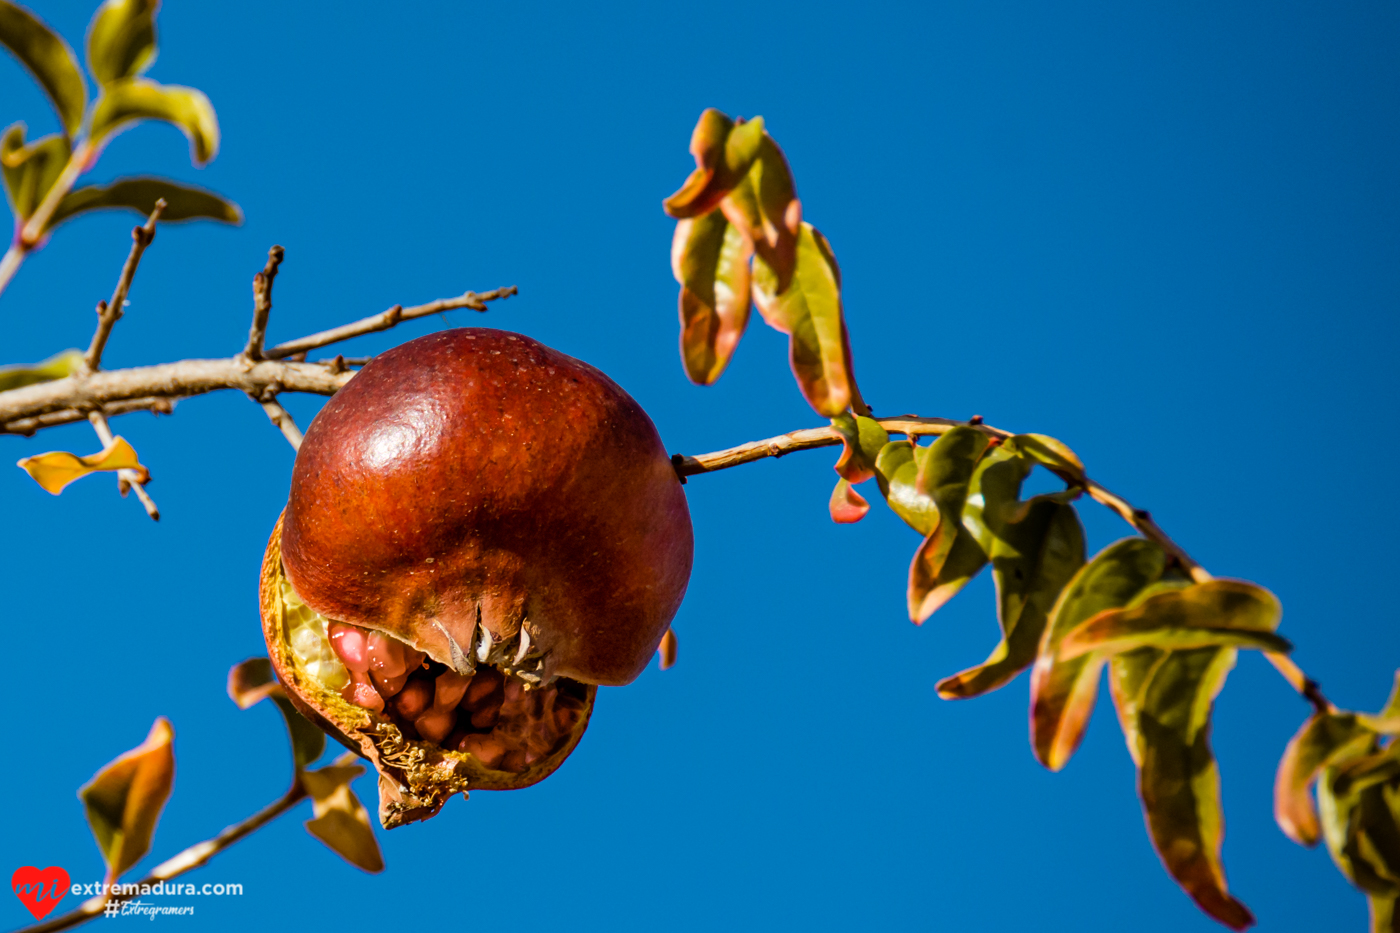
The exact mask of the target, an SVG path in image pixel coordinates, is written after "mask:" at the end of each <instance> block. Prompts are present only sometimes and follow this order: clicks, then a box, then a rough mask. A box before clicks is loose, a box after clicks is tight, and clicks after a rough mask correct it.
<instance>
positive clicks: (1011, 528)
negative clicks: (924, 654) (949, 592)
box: [938, 493, 1084, 699]
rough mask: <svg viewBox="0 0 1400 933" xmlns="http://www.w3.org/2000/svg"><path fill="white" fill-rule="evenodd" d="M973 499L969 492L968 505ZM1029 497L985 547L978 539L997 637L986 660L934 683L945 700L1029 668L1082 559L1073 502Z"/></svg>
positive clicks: (966, 695)
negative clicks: (1022, 511) (1025, 508)
mask: <svg viewBox="0 0 1400 933" xmlns="http://www.w3.org/2000/svg"><path fill="white" fill-rule="evenodd" d="M974 495H975V493H974ZM972 501H973V497H972V496H969V501H968V505H969V507H971V506H972ZM1031 502H1032V506H1031V508H1030V510H1029V512H1028V513H1027V515H1026V517H1025V518H1023V519H1021V520H1020V521H1017V522H1015V523H1011V524H1008V525H1006V526H1004V528H1003V529H1002V530H1001V532H1000V533H999V534H996V535H995V536H994V537H993V538H992V540H991V546H990V547H988V546H987V545H986V544H982V548H983V550H984V551H985V552H987V555H988V557H990V558H991V562H992V578H993V579H994V580H995V581H996V587H997V623H998V624H999V625H1000V627H1001V633H1002V637H1001V641H1000V642H999V643H998V644H997V646H996V648H994V649H993V650H992V653H991V655H990V656H988V658H987V660H986V661H984V662H982V663H981V664H979V665H978V666H976V667H973V668H969V669H968V670H965V671H962V672H960V673H958V674H954V675H953V676H952V677H949V678H946V679H944V680H942V681H940V682H939V684H938V695H939V696H941V697H943V698H944V699H969V698H971V697H976V696H981V695H982V694H984V693H987V692H989V691H992V690H995V689H997V688H998V687H1001V686H1003V685H1004V684H1006V683H1007V682H1008V681H1010V680H1011V679H1012V678H1013V677H1015V676H1016V675H1017V674H1018V673H1020V672H1021V671H1023V670H1025V669H1026V668H1027V667H1029V666H1030V665H1031V663H1032V662H1034V661H1035V656H1036V651H1037V649H1038V648H1039V646H1040V639H1041V636H1042V634H1043V633H1044V632H1045V625H1046V622H1047V620H1048V619H1049V617H1050V611H1051V609H1053V608H1054V606H1055V602H1056V601H1057V600H1058V599H1059V596H1060V591H1061V590H1063V589H1064V588H1065V586H1066V585H1068V583H1069V581H1070V580H1071V579H1073V577H1074V575H1075V573H1076V572H1078V570H1079V568H1080V567H1081V566H1083V564H1084V529H1083V528H1082V527H1081V526H1080V524H1079V516H1078V514H1077V513H1076V512H1075V511H1074V506H1072V505H1069V504H1067V503H1063V502H1056V501H1054V500H1053V499H1040V498H1038V499H1037V500H1031ZM979 543H981V542H979Z"/></svg>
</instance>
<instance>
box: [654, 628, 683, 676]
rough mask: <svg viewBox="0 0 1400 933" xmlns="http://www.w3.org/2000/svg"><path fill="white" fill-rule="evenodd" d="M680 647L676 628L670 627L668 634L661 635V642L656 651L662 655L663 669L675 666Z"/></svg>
mask: <svg viewBox="0 0 1400 933" xmlns="http://www.w3.org/2000/svg"><path fill="white" fill-rule="evenodd" d="M679 648H680V645H679V643H678V641H677V639H676V632H675V629H669V628H668V629H667V630H666V634H665V635H662V636H661V644H659V645H657V646H656V653H657V654H658V655H660V658H661V660H660V665H661V669H662V670H663V671H666V670H670V669H671V668H672V667H674V666H675V664H676V654H677V651H678V650H679Z"/></svg>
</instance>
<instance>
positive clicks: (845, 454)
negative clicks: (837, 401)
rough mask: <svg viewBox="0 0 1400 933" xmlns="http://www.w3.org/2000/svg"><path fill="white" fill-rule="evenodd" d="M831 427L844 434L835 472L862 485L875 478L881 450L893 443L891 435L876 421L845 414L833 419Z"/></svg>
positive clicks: (861, 416)
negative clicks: (876, 464) (876, 463)
mask: <svg viewBox="0 0 1400 933" xmlns="http://www.w3.org/2000/svg"><path fill="white" fill-rule="evenodd" d="M831 426H832V427H834V428H835V429H836V431H837V433H838V434H840V435H841V457H840V459H838V460H837V461H836V472H837V473H838V474H839V475H840V476H841V477H842V478H844V479H848V480H850V481H851V482H852V483H863V482H865V481H866V480H868V479H870V478H871V477H872V476H874V475H875V462H876V461H877V460H878V459H879V457H880V451H882V450H883V449H884V447H885V445H886V444H888V443H889V442H890V435H889V432H887V431H886V430H885V429H884V428H882V427H881V426H880V422H878V421H876V420H875V419H874V418H867V417H865V416H864V415H850V414H846V413H842V414H840V415H837V416H836V417H835V418H832V419H831Z"/></svg>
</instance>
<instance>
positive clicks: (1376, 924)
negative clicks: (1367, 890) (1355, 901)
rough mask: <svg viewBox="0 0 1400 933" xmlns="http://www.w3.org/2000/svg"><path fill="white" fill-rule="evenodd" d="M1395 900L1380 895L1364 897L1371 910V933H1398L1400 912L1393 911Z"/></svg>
mask: <svg viewBox="0 0 1400 933" xmlns="http://www.w3.org/2000/svg"><path fill="white" fill-rule="evenodd" d="M1395 900H1396V899H1395V898H1393V897H1386V896H1385V895H1381V894H1368V895H1366V901H1367V905H1368V906H1369V907H1370V909H1371V933H1400V911H1396V909H1395Z"/></svg>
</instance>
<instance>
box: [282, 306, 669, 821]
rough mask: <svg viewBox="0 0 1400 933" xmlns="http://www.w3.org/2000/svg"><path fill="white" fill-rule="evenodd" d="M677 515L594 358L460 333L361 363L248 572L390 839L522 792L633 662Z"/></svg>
mask: <svg viewBox="0 0 1400 933" xmlns="http://www.w3.org/2000/svg"><path fill="white" fill-rule="evenodd" d="M692 547H693V541H692V535H691V526H690V514H689V512H688V510H687V508H686V502H685V495H684V493H683V492H682V490H681V485H680V481H679V479H678V478H677V476H676V474H675V471H674V470H673V468H672V466H671V462H670V459H669V458H668V457H667V455H666V452H665V448H664V447H663V446H662V444H661V440H660V438H659V437H658V436H657V433H656V429H655V427H654V426H653V425H652V423H651V420H650V419H649V418H648V417H647V415H646V413H645V412H643V411H642V409H641V407H640V406H638V405H637V403H636V402H635V401H633V400H632V398H631V397H630V396H628V395H627V393H626V392H624V391H623V390H622V389H621V388H619V387H618V386H617V385H616V384H615V383H614V382H612V380H610V379H608V377H607V376H605V375H603V374H602V373H601V372H599V371H598V370H596V369H594V368H593V367H592V366H589V365H588V364H586V363H582V362H580V361H578V360H575V359H573V358H572V357H569V356H565V355H564V354H562V353H559V352H557V351H555V350H551V349H549V348H548V347H545V346H543V345H542V344H540V343H538V342H536V341H534V340H531V339H530V338H528V337H523V336H521V335H519V334H511V333H507V332H504V331H497V330H487V329H481V328H463V329H458V330H450V331H442V332H439V333H436V334H431V335H429V336H426V337H421V338H419V339H417V340H413V341H410V342H408V343H406V344H403V345H402V346H399V347H396V348H395V349H392V350H389V351H387V352H385V353H383V354H381V355H379V356H378V357H375V358H374V359H373V360H372V361H370V363H369V364H368V365H366V366H365V367H364V369H363V370H361V371H360V373H359V374H357V375H356V376H355V378H353V379H351V380H350V382H348V383H347V384H346V385H345V387H344V388H343V389H341V390H340V392H339V393H337V394H336V395H335V396H334V397H333V398H331V400H330V401H329V402H327V404H326V406H325V408H324V409H322V411H321V413H320V414H319V415H317V417H316V419H315V420H314V421H313V422H312V423H311V426H310V428H309V429H308V430H307V432H306V437H305V440H304V441H303V442H302V446H301V449H300V451H299V452H298V454H297V459H296V464H295V466H294V467H293V470H292V485H291V495H290V497H289V499H288V503H287V507H286V510H285V511H284V512H283V514H282V517H281V519H279V521H278V523H277V527H276V529H275V530H274V531H273V534H272V539H271V540H270V541H269V543H268V547H267V552H266V555H265V557H264V561H263V573H262V600H261V602H262V616H263V632H264V635H265V637H266V639H267V645H268V651H269V654H270V656H271V658H272V663H273V666H274V668H275V669H276V670H277V674H278V677H279V679H280V680H281V681H282V683H283V685H284V686H285V687H286V689H287V693H288V695H289V696H290V697H291V698H292V701H293V702H294V703H295V704H296V705H297V707H298V708H299V709H301V710H302V712H303V713H305V714H306V715H307V716H308V717H310V718H311V719H312V721H313V722H315V723H316V724H317V725H319V726H320V727H321V728H323V729H325V730H326V731H327V732H328V733H329V734H331V735H332V736H333V737H335V738H338V739H339V740H340V741H342V742H343V743H344V744H346V745H347V746H349V747H350V748H352V749H354V750H356V751H358V752H359V753H360V754H362V755H363V756H365V757H366V758H368V759H369V760H370V761H372V762H373V763H374V764H375V766H376V767H377V768H378V770H379V774H380V781H379V785H380V808H379V810H380V820H381V822H382V823H383V824H384V826H385V827H386V828H392V827H393V826H397V825H401V824H403V823H407V822H411V821H413V820H419V819H426V818H428V817H430V816H433V815H434V814H436V813H437V812H438V810H439V809H441V807H442V805H443V803H444V802H445V801H446V800H447V798H448V797H450V796H452V795H453V794H454V793H458V792H462V793H465V792H466V791H467V790H469V789H474V788H481V789H487V790H505V789H511V788H517V787H525V786H528V785H530V784H533V783H535V782H537V781H540V780H542V779H544V778H545V777H547V776H548V775H549V774H550V773H552V772H553V771H554V770H555V769H556V768H557V767H558V766H559V765H560V763H561V762H563V760H564V759H565V758H566V757H567V756H568V755H569V753H570V752H572V751H573V749H574V747H575V746H576V745H577V743H578V741H579V738H580V737H581V736H582V735H583V731H584V729H585V727H586V726H587V724H588V718H589V714H590V713H591V711H592V706H593V699H594V695H595V693H596V691H597V685H599V684H626V683H629V682H631V681H632V680H633V679H635V678H636V677H637V675H638V674H639V673H641V671H642V670H643V669H644V668H645V667H646V664H647V662H648V660H649V659H650V658H651V656H652V654H653V653H654V652H655V651H656V648H657V645H658V643H659V642H660V641H661V639H662V636H664V635H665V633H666V631H667V629H668V627H669V625H670V621H671V619H672V617H673V616H674V615H675V613H676V610H677V608H678V607H679V606H680V601H681V597H682V596H683V595H684V593H685V588H686V583H687V581H688V580H689V576H690V566H691V556H692Z"/></svg>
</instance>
